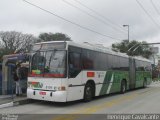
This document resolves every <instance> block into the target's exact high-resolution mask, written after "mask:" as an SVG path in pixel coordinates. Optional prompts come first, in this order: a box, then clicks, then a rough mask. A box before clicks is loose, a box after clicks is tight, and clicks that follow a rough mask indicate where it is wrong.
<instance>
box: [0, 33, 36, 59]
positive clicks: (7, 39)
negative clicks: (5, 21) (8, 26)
mask: <svg viewBox="0 0 160 120" xmlns="http://www.w3.org/2000/svg"><path fill="white" fill-rule="evenodd" d="M35 41H36V38H35V37H34V36H33V35H31V34H22V33H21V32H16V31H7V32H3V31H1V32H0V58H2V56H3V55H7V54H13V53H20V52H28V51H29V50H30V48H31V46H32V44H33V43H34V42H35Z"/></svg>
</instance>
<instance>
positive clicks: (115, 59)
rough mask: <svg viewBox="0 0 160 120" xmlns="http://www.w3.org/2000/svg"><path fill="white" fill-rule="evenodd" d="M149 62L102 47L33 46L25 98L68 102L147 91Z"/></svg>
mask: <svg viewBox="0 0 160 120" xmlns="http://www.w3.org/2000/svg"><path fill="white" fill-rule="evenodd" d="M150 83H151V62H150V61H149V60H147V59H144V58H141V57H130V56H128V55H126V54H122V53H119V52H113V51H112V50H109V49H107V48H105V47H103V46H98V45H91V44H87V43H83V44H78V43H74V42H72V41H61V42H60V41H59V42H58V41H52V42H41V43H36V44H35V45H34V47H33V49H32V52H31V57H30V69H29V75H28V88H27V97H28V98H30V99H37V100H45V101H55V102H67V101H74V100H80V99H83V100H85V101H90V100H92V98H93V97H95V96H100V95H105V94H110V93H116V92H121V93H125V92H126V91H127V90H131V89H135V88H139V87H146V86H147V85H148V84H150Z"/></svg>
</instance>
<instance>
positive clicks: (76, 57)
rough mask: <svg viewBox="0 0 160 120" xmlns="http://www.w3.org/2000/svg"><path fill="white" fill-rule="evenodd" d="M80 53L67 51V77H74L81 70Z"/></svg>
mask: <svg viewBox="0 0 160 120" xmlns="http://www.w3.org/2000/svg"><path fill="white" fill-rule="evenodd" d="M80 61H81V55H80V53H74V52H71V53H69V77H71V78H74V77H76V76H77V75H78V74H79V73H80V71H81V62H80Z"/></svg>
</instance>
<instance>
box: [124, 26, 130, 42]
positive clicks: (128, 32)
mask: <svg viewBox="0 0 160 120" xmlns="http://www.w3.org/2000/svg"><path fill="white" fill-rule="evenodd" d="M123 27H128V43H129V25H123Z"/></svg>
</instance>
